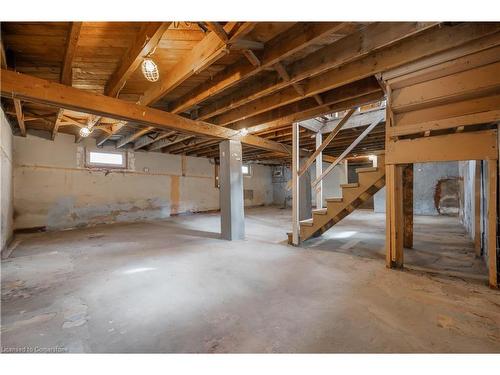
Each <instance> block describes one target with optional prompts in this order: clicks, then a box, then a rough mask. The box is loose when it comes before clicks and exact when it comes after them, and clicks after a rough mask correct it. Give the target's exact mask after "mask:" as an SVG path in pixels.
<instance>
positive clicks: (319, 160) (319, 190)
mask: <svg viewBox="0 0 500 375" xmlns="http://www.w3.org/2000/svg"><path fill="white" fill-rule="evenodd" d="M322 137H323V135H322V134H321V132H320V131H319V132H317V133H316V137H315V138H316V139H315V140H316V150H317V149H318V148H319V147H320V146H321V144H322V143H323V142H322ZM322 173H323V153H322V152H320V153H319V154H318V155H317V156H316V176H321V174H322ZM320 208H323V181H321V182H320V183H319V184H318V185H317V186H316V209H320Z"/></svg>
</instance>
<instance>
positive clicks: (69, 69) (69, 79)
mask: <svg viewBox="0 0 500 375" xmlns="http://www.w3.org/2000/svg"><path fill="white" fill-rule="evenodd" d="M81 28H82V22H71V24H70V29H69V31H68V37H67V42H66V52H65V54H64V62H63V66H62V69H61V83H62V84H65V85H69V86H71V85H72V83H73V60H74V58H75V52H76V47H77V45H78V40H79V39H80V30H81Z"/></svg>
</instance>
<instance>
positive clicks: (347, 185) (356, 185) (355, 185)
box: [340, 182, 359, 188]
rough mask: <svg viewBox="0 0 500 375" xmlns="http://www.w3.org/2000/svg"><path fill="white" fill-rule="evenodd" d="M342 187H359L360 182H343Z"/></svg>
mask: <svg viewBox="0 0 500 375" xmlns="http://www.w3.org/2000/svg"><path fill="white" fill-rule="evenodd" d="M340 187H341V188H357V187H359V183H357V182H351V183H350V184H341V185H340Z"/></svg>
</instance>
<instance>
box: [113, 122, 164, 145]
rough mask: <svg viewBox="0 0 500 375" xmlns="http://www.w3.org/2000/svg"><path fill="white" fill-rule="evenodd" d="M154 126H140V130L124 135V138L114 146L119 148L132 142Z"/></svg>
mask: <svg viewBox="0 0 500 375" xmlns="http://www.w3.org/2000/svg"><path fill="white" fill-rule="evenodd" d="M154 129H155V128H154V127H152V126H148V127H145V128H142V129H141V130H138V131H136V132H134V133H132V134H130V135H129V136H128V137H125V138H124V139H121V140H120V141H119V142H118V143H117V144H116V148H120V147H123V146H125V145H126V144H127V143H129V142H134V141H135V140H136V139H138V138H140V137H141V136H143V135H144V134H146V133H149V132H150V131H151V130H154Z"/></svg>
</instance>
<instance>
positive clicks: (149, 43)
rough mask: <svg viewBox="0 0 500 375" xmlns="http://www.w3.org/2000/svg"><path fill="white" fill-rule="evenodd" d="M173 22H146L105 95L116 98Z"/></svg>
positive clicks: (122, 60) (113, 76)
mask: <svg viewBox="0 0 500 375" xmlns="http://www.w3.org/2000/svg"><path fill="white" fill-rule="evenodd" d="M170 24H171V22H146V23H144V24H143V26H142V27H141V29H140V30H139V32H138V34H137V36H136V38H135V41H134V44H133V45H132V46H130V48H129V49H128V50H127V52H126V53H125V56H123V57H122V59H121V63H120V65H119V66H118V67H117V68H116V70H115V72H114V73H113V75H112V76H111V78H110V79H109V80H108V82H107V84H106V89H105V93H106V95H108V96H113V97H116V96H117V95H118V93H119V92H120V90H121V89H122V87H123V86H124V85H125V83H126V82H127V80H128V79H129V77H130V76H131V75H132V73H134V71H135V70H136V69H137V68H138V67H139V66H140V65H141V63H142V61H143V59H144V57H146V56H147V55H148V54H149V53H151V52H152V51H153V50H154V49H155V48H156V46H157V45H158V43H159V42H160V40H161V38H162V36H163V34H164V33H165V31H167V29H168V28H169V26H170Z"/></svg>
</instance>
